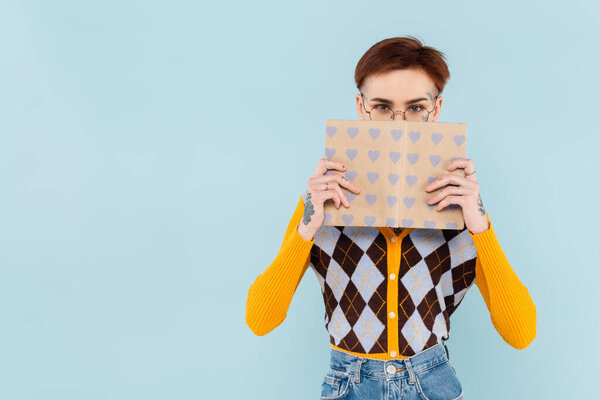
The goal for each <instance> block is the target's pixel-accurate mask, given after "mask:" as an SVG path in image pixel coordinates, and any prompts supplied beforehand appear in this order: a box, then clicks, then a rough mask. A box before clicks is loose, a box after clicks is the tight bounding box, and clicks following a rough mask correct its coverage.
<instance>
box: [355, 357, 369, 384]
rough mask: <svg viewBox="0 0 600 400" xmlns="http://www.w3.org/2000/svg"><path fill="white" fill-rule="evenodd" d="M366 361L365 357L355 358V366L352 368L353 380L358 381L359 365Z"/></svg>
mask: <svg viewBox="0 0 600 400" xmlns="http://www.w3.org/2000/svg"><path fill="white" fill-rule="evenodd" d="M365 361H367V360H366V359H365V358H362V357H359V358H358V359H357V360H356V368H355V370H354V382H356V383H360V367H361V366H362V363H363V362H365Z"/></svg>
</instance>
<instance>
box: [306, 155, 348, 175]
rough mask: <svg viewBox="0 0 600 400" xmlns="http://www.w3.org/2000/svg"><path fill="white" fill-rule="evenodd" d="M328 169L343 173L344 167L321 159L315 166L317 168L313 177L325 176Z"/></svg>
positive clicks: (337, 162) (336, 162)
mask: <svg viewBox="0 0 600 400" xmlns="http://www.w3.org/2000/svg"><path fill="white" fill-rule="evenodd" d="M328 169H336V170H339V171H345V170H346V166H345V165H344V164H342V163H341V162H339V161H335V160H329V159H327V158H321V159H320V160H319V163H318V164H317V168H316V169H315V172H314V174H313V176H321V175H325V173H326V172H327V170H328Z"/></svg>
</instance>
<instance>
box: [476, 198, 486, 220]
mask: <svg viewBox="0 0 600 400" xmlns="http://www.w3.org/2000/svg"><path fill="white" fill-rule="evenodd" d="M477 205H478V206H479V211H480V212H481V215H485V208H483V201H481V194H480V195H478V196H477Z"/></svg>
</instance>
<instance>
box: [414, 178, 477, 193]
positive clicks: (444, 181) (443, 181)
mask: <svg viewBox="0 0 600 400" xmlns="http://www.w3.org/2000/svg"><path fill="white" fill-rule="evenodd" d="M448 184H453V185H460V186H463V187H465V188H472V187H473V182H472V181H469V180H468V179H467V178H465V177H464V176H458V175H456V174H453V173H448V174H446V175H444V176H442V177H440V178H438V179H437V180H435V181H433V182H431V183H430V184H429V185H427V186H425V191H426V192H432V191H434V190H436V189H438V188H440V187H442V186H445V185H448Z"/></svg>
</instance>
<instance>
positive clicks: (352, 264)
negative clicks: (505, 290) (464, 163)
mask: <svg viewBox="0 0 600 400" xmlns="http://www.w3.org/2000/svg"><path fill="white" fill-rule="evenodd" d="M404 229H410V228H404ZM393 231H394V233H396V234H398V233H399V232H401V231H402V228H396V229H393ZM399 246H400V254H401V257H400V266H399V269H398V276H396V274H393V275H392V277H394V279H390V274H389V271H388V257H387V253H388V251H387V241H386V237H385V236H384V234H383V233H382V232H381V231H380V230H379V229H378V228H377V227H372V226H327V225H322V226H321V227H320V228H319V230H318V231H317V233H316V234H315V242H314V243H313V246H312V248H311V252H310V266H311V268H312V269H313V270H314V272H315V274H316V276H317V279H318V281H319V284H320V286H321V292H322V294H323V300H324V302H325V318H324V319H325V327H326V329H327V331H328V332H329V335H330V342H331V343H332V344H334V345H335V346H338V347H340V348H342V349H344V350H348V351H351V352H360V353H364V354H375V353H388V334H389V332H390V329H394V330H397V332H398V334H397V337H398V345H399V350H400V354H401V355H403V356H407V357H408V356H412V355H414V354H416V353H419V352H421V351H423V350H425V349H427V348H428V347H431V346H433V345H435V344H436V343H438V342H439V341H440V340H441V339H442V338H443V339H444V340H447V339H448V338H449V337H450V336H449V332H450V316H451V315H452V313H453V312H454V311H455V310H456V308H457V307H458V306H459V304H460V303H461V301H462V299H463V298H464V296H465V294H466V292H467V291H468V289H469V288H470V287H471V286H472V285H473V283H474V282H475V263H476V256H477V252H476V248H475V244H474V242H473V240H472V238H471V236H470V235H469V232H468V230H467V228H466V227H465V228H464V229H462V230H453V229H413V230H412V232H409V233H408V234H407V235H406V236H404V238H403V239H402V242H401V243H400V244H399ZM390 259H391V258H390ZM389 285H397V286H396V287H395V288H394V290H396V289H397V293H398V296H397V299H398V307H397V311H398V312H397V316H396V317H394V318H393V319H390V318H388V307H387V298H388V296H387V291H388V288H389V287H390V286H389Z"/></svg>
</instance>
